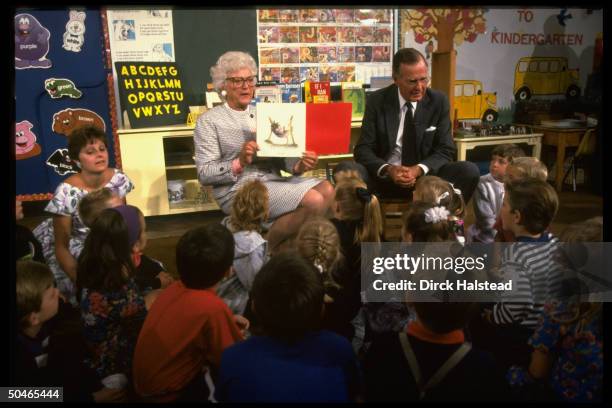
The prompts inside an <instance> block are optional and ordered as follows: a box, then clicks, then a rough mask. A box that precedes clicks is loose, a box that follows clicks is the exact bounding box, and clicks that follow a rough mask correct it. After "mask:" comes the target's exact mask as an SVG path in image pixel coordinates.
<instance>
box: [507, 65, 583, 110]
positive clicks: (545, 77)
mask: <svg viewBox="0 0 612 408" xmlns="http://www.w3.org/2000/svg"><path fill="white" fill-rule="evenodd" d="M555 94H565V96H566V97H568V98H577V97H578V96H580V88H579V87H578V70H577V69H568V68H567V58H565V57H523V58H521V59H520V60H519V62H518V63H517V64H516V69H515V70H514V98H515V99H516V100H517V101H526V100H528V99H529V98H531V97H532V96H533V95H555Z"/></svg>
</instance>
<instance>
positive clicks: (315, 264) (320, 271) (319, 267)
mask: <svg viewBox="0 0 612 408" xmlns="http://www.w3.org/2000/svg"><path fill="white" fill-rule="evenodd" d="M314 267H315V268H317V270H318V271H319V273H323V266H322V265H321V264H320V263H318V262H315V263H314Z"/></svg>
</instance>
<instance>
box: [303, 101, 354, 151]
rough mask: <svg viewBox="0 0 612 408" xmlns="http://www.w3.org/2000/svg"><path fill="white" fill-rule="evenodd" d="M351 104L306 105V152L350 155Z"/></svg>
mask: <svg viewBox="0 0 612 408" xmlns="http://www.w3.org/2000/svg"><path fill="white" fill-rule="evenodd" d="M351 112H352V107H351V104H350V103H341V102H336V103H307V104H306V135H307V136H306V150H312V151H315V152H317V154H319V155H322V154H346V153H350V151H349V143H350V140H351Z"/></svg>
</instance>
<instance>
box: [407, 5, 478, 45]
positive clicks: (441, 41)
mask: <svg viewBox="0 0 612 408" xmlns="http://www.w3.org/2000/svg"><path fill="white" fill-rule="evenodd" d="M487 11H488V10H487V9H483V8H450V9H449V8H446V9H429V8H417V9H410V10H402V18H401V21H402V22H403V23H404V24H403V27H402V31H407V30H408V28H412V30H413V31H414V40H415V41H416V42H417V43H419V44H423V43H425V42H427V41H430V40H431V39H435V40H437V42H438V47H437V49H436V51H438V52H450V51H452V50H453V49H454V46H455V45H457V46H458V45H461V44H462V43H463V42H464V41H467V42H474V41H475V40H476V38H477V37H478V34H483V33H484V32H485V29H486V19H485V17H484V13H486V12H487Z"/></svg>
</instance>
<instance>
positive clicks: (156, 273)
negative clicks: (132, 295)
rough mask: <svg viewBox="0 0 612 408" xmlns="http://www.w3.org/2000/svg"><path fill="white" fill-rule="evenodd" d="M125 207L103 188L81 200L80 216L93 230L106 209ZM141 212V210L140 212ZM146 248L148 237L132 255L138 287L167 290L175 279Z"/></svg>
mask: <svg viewBox="0 0 612 408" xmlns="http://www.w3.org/2000/svg"><path fill="white" fill-rule="evenodd" d="M120 205H123V200H122V199H121V197H119V196H118V195H117V194H116V193H115V192H113V191H112V190H111V189H109V188H107V187H103V188H101V189H99V190H96V191H92V192H91V193H89V194H87V195H86V196H85V197H83V198H82V199H81V201H80V202H79V215H80V217H81V220H83V224H85V226H87V227H88V228H91V225H92V224H93V222H94V220H95V219H96V217H97V216H98V215H99V214H100V212H102V210H104V209H106V208H112V207H118V206H120ZM139 211H140V210H139ZM139 214H140V215H139V217H140V218H141V219H140V221H141V224H142V225H143V231H144V228H145V227H144V226H145V220H144V216H143V215H142V213H139ZM145 247H146V235H144V238H143V240H142V242H141V243H140V245H139V246H138V249H137V251H135V252H133V253H132V260H133V261H134V266H135V267H136V272H135V275H134V279H135V281H136V283H137V284H138V287H139V288H140V289H141V290H142V291H145V292H148V291H150V290H152V289H159V288H162V289H163V288H166V287H167V286H168V285H170V284H171V283H172V282H173V281H174V278H173V277H172V276H171V275H170V274H168V273H167V272H165V268H164V265H163V264H162V263H161V262H159V261H157V260H155V259H153V258H150V257H148V256H146V255H144V253H143V252H144V249H145Z"/></svg>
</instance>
